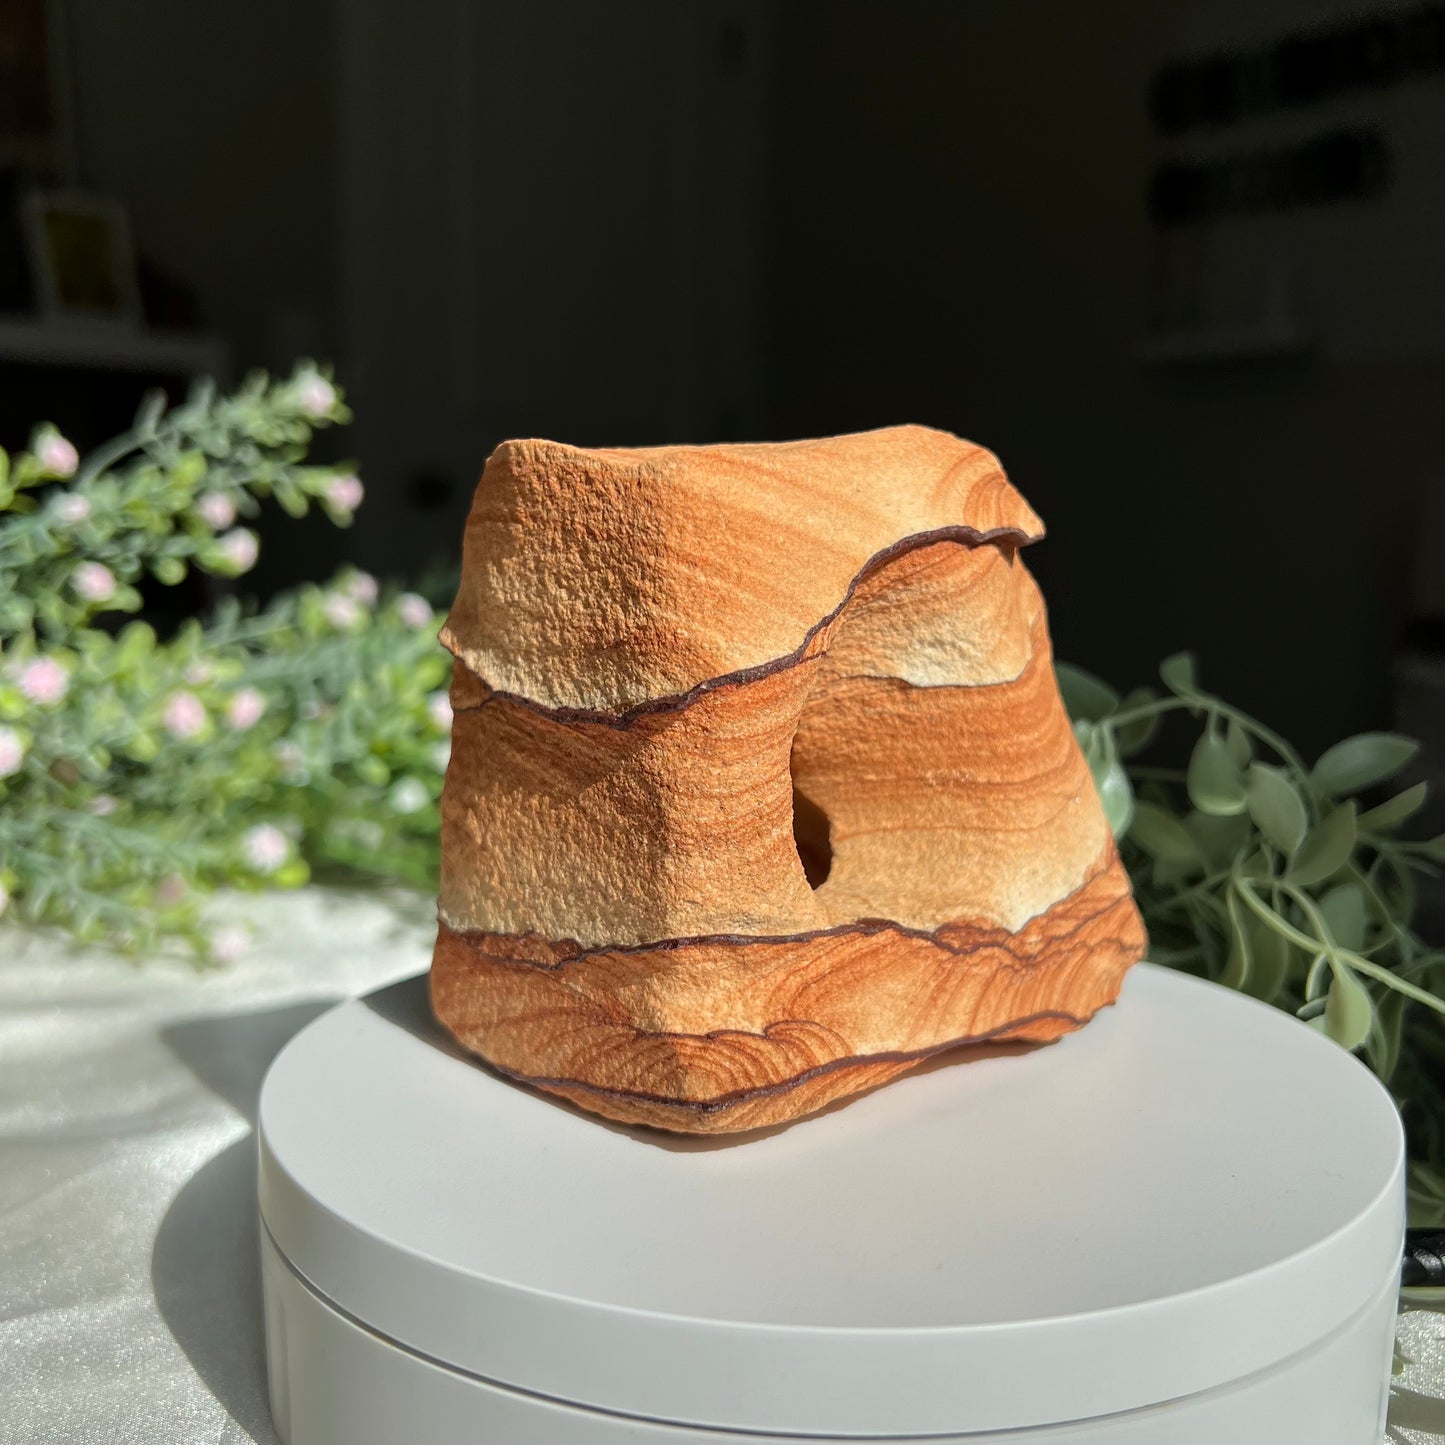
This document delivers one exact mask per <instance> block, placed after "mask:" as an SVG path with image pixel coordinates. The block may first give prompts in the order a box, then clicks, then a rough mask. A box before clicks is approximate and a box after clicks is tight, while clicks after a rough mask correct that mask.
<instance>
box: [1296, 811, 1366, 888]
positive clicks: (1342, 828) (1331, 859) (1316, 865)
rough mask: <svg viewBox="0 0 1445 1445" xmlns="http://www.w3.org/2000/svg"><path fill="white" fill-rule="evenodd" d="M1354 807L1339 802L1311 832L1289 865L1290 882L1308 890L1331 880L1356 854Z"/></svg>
mask: <svg viewBox="0 0 1445 1445" xmlns="http://www.w3.org/2000/svg"><path fill="white" fill-rule="evenodd" d="M1355 831H1356V828H1355V805H1354V803H1353V802H1346V803H1341V804H1340V806H1339V807H1338V808H1336V809H1335V810H1334V811H1333V812H1332V813H1331V814H1330V815H1329V816H1328V817H1327V818H1325V819H1324V820H1323V821H1322V822H1319V823H1316V824H1315V826H1314V827H1313V828H1311V829H1310V831H1309V835H1308V836H1307V837H1306V838H1305V840H1304V842H1303V843H1302V844H1301V845H1300V849H1299V852H1298V853H1296V854H1295V856H1294V859H1293V860H1292V861H1291V863H1290V865H1289V880H1290V882H1291V883H1297V884H1299V885H1300V886H1301V887H1304V888H1310V887H1313V886H1314V885H1315V884H1316V883H1323V882H1324V881H1325V879H1327V878H1330V877H1333V876H1334V874H1336V873H1338V872H1339V871H1340V869H1341V868H1343V867H1344V866H1345V864H1346V863H1348V862H1349V861H1350V855H1351V854H1352V853H1353V852H1354V851H1355Z"/></svg>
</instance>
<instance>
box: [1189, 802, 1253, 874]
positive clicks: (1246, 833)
mask: <svg viewBox="0 0 1445 1445" xmlns="http://www.w3.org/2000/svg"><path fill="white" fill-rule="evenodd" d="M1184 826H1185V827H1186V828H1188V830H1189V836H1190V837H1191V838H1193V839H1194V842H1195V846H1196V847H1198V849H1199V851H1200V852H1201V853H1202V854H1203V855H1204V861H1205V862H1206V863H1207V864H1208V865H1209V866H1210V867H1211V868H1227V867H1229V865H1230V864H1231V863H1232V862H1233V861H1234V858H1235V855H1236V854H1237V853H1238V852H1239V850H1240V849H1241V848H1243V847H1244V846H1245V844H1246V843H1248V842H1249V838H1250V822H1249V818H1248V816H1247V815H1246V814H1244V813H1238V814H1236V815H1235V816H1234V817H1232V818H1221V817H1218V816H1216V815H1213V814H1210V813H1200V812H1191V813H1188V814H1187V815H1186V816H1185V819H1184Z"/></svg>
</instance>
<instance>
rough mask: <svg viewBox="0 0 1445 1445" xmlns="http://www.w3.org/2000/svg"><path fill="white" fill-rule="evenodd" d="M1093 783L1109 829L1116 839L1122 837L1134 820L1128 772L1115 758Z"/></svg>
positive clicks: (1131, 788) (1132, 795)
mask: <svg viewBox="0 0 1445 1445" xmlns="http://www.w3.org/2000/svg"><path fill="white" fill-rule="evenodd" d="M1094 783H1095V786H1096V787H1097V788H1098V790H1099V801H1100V802H1101V803H1102V804H1103V806H1104V817H1105V818H1106V819H1107V820H1108V823H1109V831H1110V832H1111V833H1113V835H1114V837H1115V838H1116V839H1117V838H1122V837H1124V835H1125V834H1126V833H1128V831H1129V828H1130V825H1131V824H1132V823H1133V821H1134V788H1133V785H1132V784H1131V783H1130V782H1129V775H1128V773H1126V772H1125V771H1124V768H1123V765H1122V764H1121V763H1120V762H1119V760H1118V759H1117V758H1115V759H1114V761H1113V762H1112V763H1110V764H1109V766H1108V767H1107V768H1106V769H1105V770H1104V775H1103V776H1102V777H1096V778H1095V779H1094Z"/></svg>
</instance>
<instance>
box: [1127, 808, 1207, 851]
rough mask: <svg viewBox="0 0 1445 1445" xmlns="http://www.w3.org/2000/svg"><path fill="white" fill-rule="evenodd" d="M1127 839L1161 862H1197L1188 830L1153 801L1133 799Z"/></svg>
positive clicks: (1171, 814) (1196, 849)
mask: <svg viewBox="0 0 1445 1445" xmlns="http://www.w3.org/2000/svg"><path fill="white" fill-rule="evenodd" d="M1129 837H1130V839H1131V840H1132V841H1133V842H1135V843H1137V844H1138V845H1139V846H1140V847H1141V848H1142V849H1143V850H1144V851H1145V852H1146V853H1148V854H1149V855H1150V856H1151V857H1153V858H1157V859H1159V860H1160V861H1161V862H1170V863H1180V864H1185V863H1198V862H1201V861H1202V859H1201V858H1200V856H1199V849H1198V848H1196V847H1195V845H1194V839H1193V838H1191V837H1190V836H1189V830H1188V829H1187V828H1186V827H1185V826H1184V824H1183V823H1181V822H1180V821H1179V819H1178V818H1176V817H1175V816H1174V814H1173V813H1170V812H1167V811H1166V810H1165V809H1163V808H1161V807H1160V806H1159V805H1158V804H1157V803H1146V802H1143V801H1139V802H1136V803H1135V805H1134V823H1133V826H1132V827H1131V828H1130V829H1129Z"/></svg>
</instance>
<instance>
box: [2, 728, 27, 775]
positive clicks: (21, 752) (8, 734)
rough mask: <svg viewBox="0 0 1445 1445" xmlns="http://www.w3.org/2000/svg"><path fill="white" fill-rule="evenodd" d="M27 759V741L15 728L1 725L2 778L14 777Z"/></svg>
mask: <svg viewBox="0 0 1445 1445" xmlns="http://www.w3.org/2000/svg"><path fill="white" fill-rule="evenodd" d="M24 761H25V742H24V739H22V738H21V736H20V734H19V733H17V732H16V731H15V729H14V728H7V727H3V726H0V778H8V777H12V776H13V775H14V774H16V773H18V772H19V771H20V764H21V763H23V762H24Z"/></svg>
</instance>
